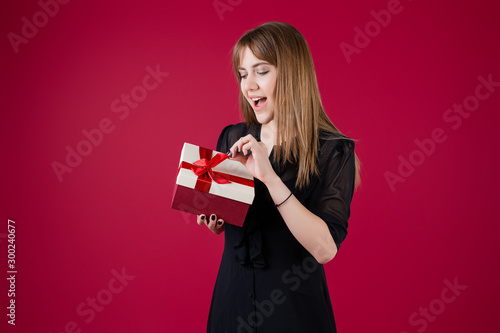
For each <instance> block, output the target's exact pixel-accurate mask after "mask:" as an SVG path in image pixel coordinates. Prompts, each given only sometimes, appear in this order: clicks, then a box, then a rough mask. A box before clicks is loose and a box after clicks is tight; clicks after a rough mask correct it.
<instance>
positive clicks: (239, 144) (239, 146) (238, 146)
mask: <svg viewBox="0 0 500 333" xmlns="http://www.w3.org/2000/svg"><path fill="white" fill-rule="evenodd" d="M249 142H257V140H255V138H254V137H253V135H251V134H248V135H245V136H244V137H241V138H239V139H238V140H237V141H236V142H235V143H234V144H233V146H232V147H231V148H230V149H229V152H230V156H231V157H232V158H235V157H236V156H237V155H236V154H237V153H239V152H243V145H245V144H247V143H249ZM245 155H246V154H245Z"/></svg>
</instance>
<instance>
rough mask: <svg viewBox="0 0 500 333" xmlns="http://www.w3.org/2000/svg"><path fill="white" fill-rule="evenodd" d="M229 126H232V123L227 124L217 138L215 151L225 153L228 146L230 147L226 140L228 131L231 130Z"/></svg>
mask: <svg viewBox="0 0 500 333" xmlns="http://www.w3.org/2000/svg"><path fill="white" fill-rule="evenodd" d="M231 127H233V125H227V126H226V127H224V129H223V130H222V132H221V133H220V135H219V139H218V140H217V148H216V150H217V151H220V152H222V153H225V152H227V151H228V150H229V148H231V146H230V145H229V142H228V133H229V131H230V130H231Z"/></svg>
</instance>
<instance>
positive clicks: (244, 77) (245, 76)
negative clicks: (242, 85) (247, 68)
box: [240, 73, 248, 79]
mask: <svg viewBox="0 0 500 333" xmlns="http://www.w3.org/2000/svg"><path fill="white" fill-rule="evenodd" d="M247 76H248V74H242V73H240V77H241V78H242V79H246V78H247Z"/></svg>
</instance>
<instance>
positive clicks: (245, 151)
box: [241, 142, 253, 157]
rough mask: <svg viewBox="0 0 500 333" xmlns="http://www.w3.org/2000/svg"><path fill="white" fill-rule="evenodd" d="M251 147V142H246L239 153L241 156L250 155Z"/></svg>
mask: <svg viewBox="0 0 500 333" xmlns="http://www.w3.org/2000/svg"><path fill="white" fill-rule="evenodd" d="M252 146H253V142H247V143H245V144H244V145H243V146H242V148H241V152H242V153H243V156H245V157H248V156H249V155H250V154H251V153H252Z"/></svg>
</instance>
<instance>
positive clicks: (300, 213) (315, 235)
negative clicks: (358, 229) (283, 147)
mask: <svg viewBox="0 0 500 333" xmlns="http://www.w3.org/2000/svg"><path fill="white" fill-rule="evenodd" d="M266 186H267V188H268V190H269V193H270V194H271V197H272V198H273V200H274V202H275V203H276V204H279V203H281V202H283V200H285V199H286V198H287V197H288V196H289V195H290V190H289V189H288V187H286V185H285V184H284V183H283V182H282V181H281V179H280V178H279V177H278V176H276V177H272V179H270V180H269V181H267V182H266ZM278 211H279V212H280V214H281V216H282V217H283V220H284V221H285V223H286V225H287V226H288V229H289V230H290V232H291V233H292V234H293V236H294V237H295V238H296V239H297V241H298V242H299V243H300V244H302V246H303V247H304V248H305V249H306V250H307V251H308V252H309V253H311V254H312V255H313V256H314V258H315V259H316V260H317V261H318V262H319V263H320V264H325V263H327V262H328V261H330V260H332V259H333V257H334V256H335V254H336V253H337V246H336V245H335V242H334V240H333V237H332V235H331V234H330V230H329V229H328V226H327V224H326V223H325V221H323V220H322V219H321V218H320V217H318V216H317V215H315V214H313V213H312V212H311V211H309V210H308V209H307V208H306V207H304V205H302V204H301V203H300V201H299V200H297V198H295V196H293V195H292V196H291V197H290V198H289V199H288V200H286V201H285V202H284V203H283V204H282V205H280V206H279V207H278Z"/></svg>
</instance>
